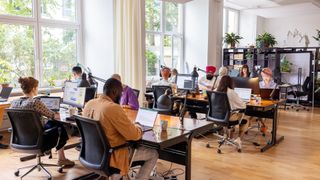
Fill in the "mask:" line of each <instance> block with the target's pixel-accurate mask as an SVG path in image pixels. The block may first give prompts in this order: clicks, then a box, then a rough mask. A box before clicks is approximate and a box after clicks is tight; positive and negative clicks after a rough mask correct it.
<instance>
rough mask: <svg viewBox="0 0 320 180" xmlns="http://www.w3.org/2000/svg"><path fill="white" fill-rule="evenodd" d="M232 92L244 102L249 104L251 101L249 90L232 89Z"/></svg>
mask: <svg viewBox="0 0 320 180" xmlns="http://www.w3.org/2000/svg"><path fill="white" fill-rule="evenodd" d="M234 91H235V92H236V93H237V94H238V95H239V97H240V98H241V99H242V100H243V101H244V102H249V101H250V99H251V91H252V90H251V89H249V88H234Z"/></svg>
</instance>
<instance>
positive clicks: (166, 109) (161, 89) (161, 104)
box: [152, 86, 173, 115]
mask: <svg viewBox="0 0 320 180" xmlns="http://www.w3.org/2000/svg"><path fill="white" fill-rule="evenodd" d="M152 89H153V109H154V110H156V111H158V112H159V113H160V114H169V115H170V114H172V113H173V112H172V110H173V102H172V100H171V97H170V96H169V95H165V92H166V91H167V92H168V93H169V94H171V93H170V92H172V90H171V87H170V86H152Z"/></svg>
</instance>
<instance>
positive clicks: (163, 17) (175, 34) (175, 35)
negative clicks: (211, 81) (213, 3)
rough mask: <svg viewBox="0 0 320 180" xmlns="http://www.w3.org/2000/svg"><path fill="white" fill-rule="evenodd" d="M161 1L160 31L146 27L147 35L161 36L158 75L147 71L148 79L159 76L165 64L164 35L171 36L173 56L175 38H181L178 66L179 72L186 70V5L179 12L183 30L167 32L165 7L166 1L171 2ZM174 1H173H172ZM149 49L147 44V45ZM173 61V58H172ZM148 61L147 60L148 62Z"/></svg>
mask: <svg viewBox="0 0 320 180" xmlns="http://www.w3.org/2000/svg"><path fill="white" fill-rule="evenodd" d="M159 3H160V30H159V31H154V30H148V29H145V37H147V36H148V34H154V35H159V36H160V59H159V61H158V62H157V63H158V68H156V75H155V76H148V75H147V74H148V73H147V72H146V78H147V80H148V79H149V78H150V79H151V78H154V77H158V74H159V73H160V66H161V65H164V37H165V36H170V38H171V42H172V46H171V52H172V58H173V56H174V47H175V45H174V38H179V39H180V40H181V50H180V62H178V64H177V65H178V66H177V67H176V68H177V69H178V71H179V72H183V71H184V68H183V67H184V66H183V65H184V63H185V60H184V19H185V10H184V9H185V6H184V5H183V4H181V8H179V11H180V12H179V14H181V19H179V25H178V26H180V28H181V32H180V33H178V32H167V31H166V22H165V20H166V8H165V3H170V2H165V1H159ZM171 3H173V2H171ZM146 49H147V46H146ZM146 61H147V60H146ZM171 61H173V59H171ZM146 63H147V62H146Z"/></svg>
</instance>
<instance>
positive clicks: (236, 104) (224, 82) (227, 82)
mask: <svg viewBox="0 0 320 180" xmlns="http://www.w3.org/2000/svg"><path fill="white" fill-rule="evenodd" d="M216 91H218V92H224V93H227V96H228V100H229V104H230V108H231V110H235V109H246V103H245V102H244V101H243V100H242V99H241V98H240V97H239V95H238V94H237V93H236V92H235V91H234V87H233V80H232V78H231V77H230V76H223V77H222V78H221V80H220V83H219V86H218V88H217V89H216ZM241 117H242V113H234V114H232V115H231V116H230V119H229V121H237V120H240V119H241ZM247 128H248V122H247V120H242V122H241V124H240V127H239V136H238V137H237V139H236V140H235V142H237V143H238V144H239V145H240V146H241V140H242V139H243V136H244V133H245V131H246V130H247Z"/></svg>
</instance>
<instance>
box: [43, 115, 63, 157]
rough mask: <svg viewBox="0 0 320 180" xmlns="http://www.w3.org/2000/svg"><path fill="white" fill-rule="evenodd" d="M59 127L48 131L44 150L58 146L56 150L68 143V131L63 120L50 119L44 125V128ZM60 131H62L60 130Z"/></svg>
mask: <svg viewBox="0 0 320 180" xmlns="http://www.w3.org/2000/svg"><path fill="white" fill-rule="evenodd" d="M54 127H57V128H56V129H54V130H52V131H50V132H48V133H47V134H46V135H45V136H44V139H43V143H44V144H43V147H44V150H45V151H47V150H50V149H52V148H54V147H55V148H56V150H59V149H61V148H62V147H63V146H64V145H66V144H67V140H68V139H69V137H68V133H67V131H66V129H65V127H64V126H63V124H62V123H61V122H58V121H54V120H52V121H48V122H47V123H46V124H45V125H44V129H45V130H47V129H50V128H54ZM59 131H60V132H59Z"/></svg>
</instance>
